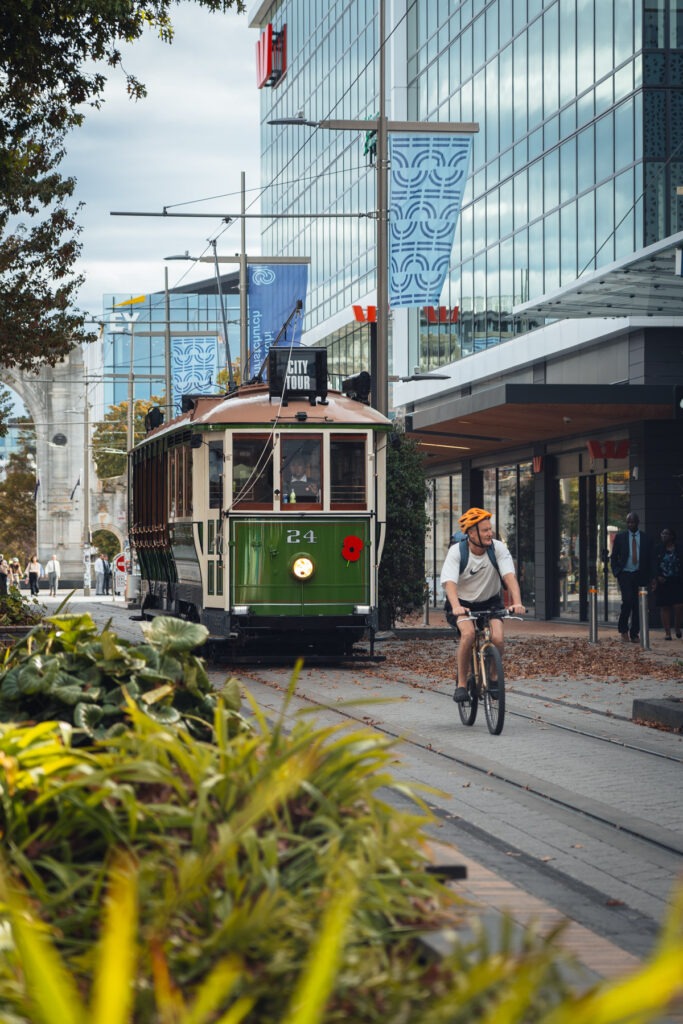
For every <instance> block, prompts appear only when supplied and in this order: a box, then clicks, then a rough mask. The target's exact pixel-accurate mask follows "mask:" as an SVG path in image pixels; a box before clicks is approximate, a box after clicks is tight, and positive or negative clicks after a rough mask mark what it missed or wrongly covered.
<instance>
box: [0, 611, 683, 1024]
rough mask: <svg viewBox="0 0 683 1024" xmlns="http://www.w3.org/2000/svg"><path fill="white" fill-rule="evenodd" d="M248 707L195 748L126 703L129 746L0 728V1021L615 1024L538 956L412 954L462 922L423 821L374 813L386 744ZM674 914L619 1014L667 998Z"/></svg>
mask: <svg viewBox="0 0 683 1024" xmlns="http://www.w3.org/2000/svg"><path fill="white" fill-rule="evenodd" d="M157 621H158V620H157ZM53 628H54V629H56V630H57V631H58V632H59V630H60V627H59V626H58V624H56V623H53ZM157 628H161V629H162V630H163V624H162V626H161V627H157ZM73 629H75V624H72V625H71V627H70V629H68V630H67V632H70V630H73ZM112 643H114V640H113V639H112ZM117 643H120V641H117ZM57 646H58V650H57V653H61V646H60V645H57ZM67 646H68V645H67ZM124 650H126V648H125V645H124ZM108 652H109V641H108V640H107V641H106V643H105V653H108ZM129 653H130V652H129ZM180 653H181V654H182V655H183V656H184V655H185V653H186V652H184V651H183V652H180ZM130 656H131V657H132V654H130ZM117 660H118V659H115V661H117ZM141 660H144V659H141ZM47 661H48V662H49V655H48V656H47ZM136 671H139V669H138V668H136ZM295 683H296V675H295V676H294V678H293V680H292V684H291V690H292V691H293V688H294V685H295ZM118 685H120V686H121V688H122V692H123V691H124V689H125V688H126V687H125V685H124V682H123V679H122V678H121V679H119V684H118ZM250 703H251V717H250V720H249V721H248V722H247V721H246V720H245V719H244V718H242V717H241V716H240V715H239V713H238V712H237V711H233V712H232V713H231V714H228V713H226V712H225V709H224V707H223V699H222V697H219V698H217V701H216V708H215V716H214V720H213V730H212V734H211V739H210V740H209V739H201V738H198V737H197V736H195V735H193V734H192V732H191V731H190V729H189V727H188V726H187V725H186V724H185V723H184V719H183V718H181V720H180V721H179V722H177V723H174V724H171V725H168V724H166V723H162V722H159V721H157V720H155V718H154V717H153V716H150V715H149V714H148V708H146V707H145V705H144V702H141V701H140V700H139V699H137V698H134V697H132V696H130V697H125V695H124V702H123V715H124V716H125V718H124V720H125V723H126V728H121V729H118V730H116V731H111V730H109V731H108V732H107V733H106V734H105V735H104V737H103V738H102V739H92V738H90V741H89V742H88V744H87V745H78V744H76V743H75V742H74V741H75V739H76V738H77V737H78V736H81V737H82V734H80V733H79V731H78V730H75V729H74V728H73V726H72V725H71V724H70V723H68V722H66V721H61V722H54V721H52V722H51V721H41V722H35V723H34V724H26V723H23V724H17V723H11V724H5V725H4V726H0V765H1V767H2V775H0V801H1V812H2V831H1V833H0V847H1V849H2V853H3V856H2V863H3V866H2V870H1V871H0V940H1V941H2V945H3V956H2V957H0V1020H2V1021H3V1022H7V1024H10V1022H11V1024H29V1022H30V1024H103V1022H104V1021H105V1020H106V1022H107V1024H128V1022H135V1024H213V1022H215V1024H219V1022H220V1024H228V1022H239V1021H247V1022H249V1024H277V1022H279V1024H294V1022H296V1024H320V1022H325V1024H337V1022H341V1021H352V1022H354V1024H360V1022H366V1021H367V1022H374V1021H386V1022H390V1021H391V1022H404V1024H418V1022H419V1024H446V1022H449V1024H460V1022H462V1024H465V1022H468V1024H469V1022H475V1021H481V1022H491V1024H492V1022H494V1021H495V1022H496V1024H500V1022H501V1021H510V1022H513V1021H518V1022H520V1024H521V1022H539V1024H564V1022H565V1021H569V1020H570V1019H571V1020H572V1022H574V1021H581V1022H584V1021H585V1022H588V1021H594V1020H597V1019H599V1020H601V1021H603V1022H604V1024H611V1022H613V1021H617V1020H620V1019H628V1018H627V1016H625V1015H624V1016H622V1017H619V1016H617V1015H616V1012H615V1011H614V1010H612V1015H610V1004H609V992H607V994H606V990H600V991H598V992H596V993H594V994H592V995H591V996H589V997H586V998H584V999H583V1000H575V999H569V997H567V993H566V991H565V988H564V985H563V982H562V978H561V973H560V965H561V957H560V955H559V954H558V951H557V947H556V944H555V941H554V937H553V936H550V937H544V936H541V935H538V934H535V933H534V932H533V930H529V931H527V932H525V933H524V935H523V936H522V937H521V939H516V938H514V937H513V934H512V932H511V931H509V930H506V929H504V930H503V932H502V934H501V936H500V938H499V941H498V942H497V944H496V946H495V948H491V947H489V945H488V944H487V941H486V940H485V939H483V938H474V939H471V940H469V941H468V942H466V943H462V942H461V943H456V945H455V947H454V951H453V953H452V955H450V956H448V957H446V958H444V959H443V960H438V961H433V960H431V959H430V958H429V957H428V956H426V955H425V952H424V949H423V946H422V944H421V943H420V942H419V941H418V940H419V935H420V934H421V933H423V932H424V931H427V930H432V929H435V928H438V927H441V926H442V925H444V924H448V925H454V926H457V923H458V902H457V899H456V897H455V896H454V895H453V894H452V893H451V892H450V891H449V890H447V889H446V888H445V887H443V886H442V885H441V884H440V883H439V882H438V880H437V879H436V878H434V877H433V876H431V875H429V874H427V873H426V872H425V870H424V869H425V864H426V861H427V853H426V833H425V825H426V823H427V821H428V818H427V816H426V813H425V811H424V809H423V808H422V806H421V804H420V803H419V801H417V800H415V798H413V808H414V809H413V811H412V812H411V813H408V812H405V811H401V812H399V811H396V810H395V809H393V808H392V807H391V806H390V805H389V804H388V803H387V791H388V790H391V789H393V790H395V791H396V790H398V791H400V792H401V793H405V790H404V787H403V786H401V785H400V784H399V783H397V782H396V780H395V779H394V778H393V777H392V775H391V772H390V769H391V763H392V761H393V760H394V758H395V756H396V755H395V750H394V746H393V743H392V742H391V741H389V740H387V739H385V738H383V737H381V736H380V735H378V734H377V733H374V732H372V731H370V730H354V731H350V730H348V729H347V728H346V727H341V726H340V727H320V726H318V725H316V724H315V723H314V722H313V721H312V720H311V719H310V717H309V716H304V715H300V716H297V717H295V718H294V719H293V720H291V722H290V719H289V717H286V716H287V707H286V704H285V708H284V709H283V711H282V713H281V715H280V717H278V718H276V720H275V721H274V722H272V723H271V722H269V721H268V720H267V719H266V717H265V715H264V714H263V712H262V711H261V710H260V708H259V707H258V706H257V705H256V704H255V703H254V702H253V701H250ZM286 721H287V723H288V726H287V728H285V722H286ZM680 909H681V908H680V907H678V908H677V913H678V916H677V917H673V924H672V926H671V928H670V932H669V933H668V934H667V935H666V936H665V941H663V943H662V948H661V950H660V951H659V953H658V956H657V958H656V959H655V961H654V962H653V964H652V965H651V966H650V967H648V968H647V969H646V972H644V974H643V976H642V978H641V979H638V978H636V979H635V980H634V979H629V981H628V982H623V983H621V985H622V988H621V990H619V989H617V990H616V993H617V995H618V996H619V997H620V999H621V1000H622V1002H623V1001H624V999H626V1000H627V1005H628V1008H629V1012H630V1013H633V1014H635V1013H637V1012H638V1010H639V1009H640V1008H641V1007H646V1008H647V1009H648V1010H650V1011H652V1012H654V1010H655V1008H658V1007H660V1006H664V1005H665V1004H666V1002H667V1001H668V1000H669V999H670V997H671V994H672V992H674V991H675V990H676V986H677V985H678V986H680V957H681V954H682V952H683V936H682V935H681V923H680V922H681V919H680ZM3 919H4V921H3ZM3 924H4V925H5V926H4V927H3ZM7 926H9V927H7ZM648 972H649V973H648ZM628 985H630V988H628V989H627V988H626V986H628ZM565 997H567V999H569V1001H565V1002H564V1003H563V1002H562V1000H563V998H565ZM591 999H593V1000H594V1002H593V1003H591V1002H590V1000H591ZM614 1004H615V1005H616V1004H617V998H616V996H615V999H614ZM597 1010H599V1013H598V1012H597ZM594 1011H595V1012H594ZM570 1012H571V1014H572V1015H573V1016H572V1017H570V1016H569V1013H570ZM592 1013H593V1015H592V1016H591V1014H592ZM639 1019H642V1020H645V1019H646V1017H642V1018H639Z"/></svg>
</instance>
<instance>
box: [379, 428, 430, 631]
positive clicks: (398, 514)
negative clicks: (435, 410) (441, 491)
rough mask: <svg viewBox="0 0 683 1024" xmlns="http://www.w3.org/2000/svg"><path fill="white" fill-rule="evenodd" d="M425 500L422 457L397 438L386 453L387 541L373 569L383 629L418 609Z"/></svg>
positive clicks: (422, 589) (422, 575)
mask: <svg viewBox="0 0 683 1024" xmlns="http://www.w3.org/2000/svg"><path fill="white" fill-rule="evenodd" d="M426 501H427V485H426V482H425V474H424V464H423V457H422V455H421V453H420V450H419V448H418V447H417V445H416V444H415V442H414V441H412V440H411V439H410V438H408V437H406V436H405V434H404V433H398V434H396V435H395V441H394V443H393V444H390V445H389V447H388V449H387V536H386V541H385V544H384V551H383V553H382V562H381V564H380V570H379V603H380V610H381V613H382V614H383V616H385V617H386V618H388V620H389V621H388V623H387V625H391V626H393V625H394V624H395V622H396V620H397V619H401V618H403V617H404V616H406V615H410V614H411V613H412V612H414V611H416V610H417V609H419V608H422V606H423V604H424V600H425V571H424V550H425V534H426V531H427V525H428V518H427V513H426Z"/></svg>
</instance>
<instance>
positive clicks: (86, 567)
mask: <svg viewBox="0 0 683 1024" xmlns="http://www.w3.org/2000/svg"><path fill="white" fill-rule="evenodd" d="M84 402H85V408H84V410H83V596H84V597H90V582H91V576H90V403H89V401H88V381H87V378H86V381H85V398H84Z"/></svg>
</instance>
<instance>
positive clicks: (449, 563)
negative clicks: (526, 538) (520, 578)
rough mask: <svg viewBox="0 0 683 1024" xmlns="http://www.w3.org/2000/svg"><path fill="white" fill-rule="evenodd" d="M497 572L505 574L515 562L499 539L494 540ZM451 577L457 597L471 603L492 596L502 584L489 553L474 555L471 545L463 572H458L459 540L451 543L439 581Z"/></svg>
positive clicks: (443, 581) (442, 581)
mask: <svg viewBox="0 0 683 1024" xmlns="http://www.w3.org/2000/svg"><path fill="white" fill-rule="evenodd" d="M493 544H494V547H495V551H496V559H497V561H498V568H499V569H500V575H501V576H506V575H507V574H508V573H509V572H514V571H515V563H514V562H513V561H512V555H511V554H510V552H509V551H508V549H507V547H506V546H505V544H503V542H502V541H500V540H494V542H493ZM447 580H451V581H452V582H453V583H457V585H458V597H460V598H462V600H463V601H467V602H469V603H474V602H476V601H488V600H489V599H490V598H492V597H495V596H496V594H498V593H499V591H500V588H501V582H500V576H499V575H498V573H497V572H496V570H495V566H494V565H493V563H492V562H491V559H490V558H489V556H488V553H487V552H486V551H484V553H483V554H482V555H475V554H474V553H473V551H472V549H471V548H470V553H469V555H468V558H467V565H466V566H465V572H464V573H463V575H462V576H461V575H460V544H459V543H456V544H451V546H450V548H449V549H448V554H447V555H446V560H445V562H444V563H443V568H442V570H441V585H442V586H443V584H444V583H445V582H446V581H447Z"/></svg>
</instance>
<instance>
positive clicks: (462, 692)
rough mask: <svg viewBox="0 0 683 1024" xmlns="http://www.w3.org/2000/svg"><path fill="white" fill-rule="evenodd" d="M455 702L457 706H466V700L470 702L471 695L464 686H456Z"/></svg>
mask: <svg viewBox="0 0 683 1024" xmlns="http://www.w3.org/2000/svg"><path fill="white" fill-rule="evenodd" d="M453 700H454V701H455V703H456V704H464V703H465V701H466V700H469V695H468V693H467V690H466V689H465V687H464V686H456V688H455V692H454V694H453Z"/></svg>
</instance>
